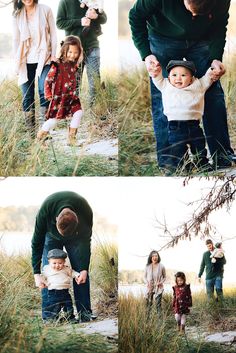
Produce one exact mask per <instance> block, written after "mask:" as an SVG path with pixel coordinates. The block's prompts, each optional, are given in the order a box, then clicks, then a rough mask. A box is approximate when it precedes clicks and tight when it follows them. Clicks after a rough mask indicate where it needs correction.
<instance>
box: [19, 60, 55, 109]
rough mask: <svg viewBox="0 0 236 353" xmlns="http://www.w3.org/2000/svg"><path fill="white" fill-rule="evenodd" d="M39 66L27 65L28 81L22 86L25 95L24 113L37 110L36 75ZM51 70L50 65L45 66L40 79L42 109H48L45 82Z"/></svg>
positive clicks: (39, 90)
mask: <svg viewBox="0 0 236 353" xmlns="http://www.w3.org/2000/svg"><path fill="white" fill-rule="evenodd" d="M37 66H38V64H27V75H28V81H27V82H25V83H23V85H21V91H22V94H23V101H22V104H23V111H24V112H28V111H30V110H34V109H35V75H36V70H37ZM49 70H50V65H45V66H44V68H43V71H42V73H41V75H40V77H39V78H38V93H39V101H40V106H41V107H47V106H48V104H49V102H48V101H46V100H45V98H44V81H45V78H46V76H47V74H48V71H49Z"/></svg>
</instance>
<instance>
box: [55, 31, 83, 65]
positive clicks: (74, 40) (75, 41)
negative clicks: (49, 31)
mask: <svg viewBox="0 0 236 353" xmlns="http://www.w3.org/2000/svg"><path fill="white" fill-rule="evenodd" d="M70 45H76V46H77V48H78V50H79V57H78V60H77V63H78V64H80V63H81V62H82V61H83V58H84V53H83V47H82V44H81V40H80V39H79V37H77V36H68V37H66V38H65V40H64V41H62V42H61V50H60V57H59V58H60V59H61V60H63V61H66V56H67V53H68V50H69V47H70Z"/></svg>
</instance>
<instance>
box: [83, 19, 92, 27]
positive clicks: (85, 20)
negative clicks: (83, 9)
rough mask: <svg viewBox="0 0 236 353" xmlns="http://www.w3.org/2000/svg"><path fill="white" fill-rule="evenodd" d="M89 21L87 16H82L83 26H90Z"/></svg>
mask: <svg viewBox="0 0 236 353" xmlns="http://www.w3.org/2000/svg"><path fill="white" fill-rule="evenodd" d="M90 23H91V20H90V18H88V17H82V18H81V25H82V26H83V27H89V26H90Z"/></svg>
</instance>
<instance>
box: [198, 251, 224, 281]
mask: <svg viewBox="0 0 236 353" xmlns="http://www.w3.org/2000/svg"><path fill="white" fill-rule="evenodd" d="M210 256H211V252H210V251H206V252H204V254H203V257H202V262H201V266H200V270H199V274H198V277H199V278H200V277H201V276H202V274H203V272H204V269H206V279H213V278H215V277H217V276H220V277H223V274H224V265H225V264H226V259H225V257H224V256H223V257H222V258H221V259H217V261H218V262H220V263H221V266H218V267H217V271H216V270H213V264H212V262H211V258H210Z"/></svg>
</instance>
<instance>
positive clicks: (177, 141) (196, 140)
mask: <svg viewBox="0 0 236 353" xmlns="http://www.w3.org/2000/svg"><path fill="white" fill-rule="evenodd" d="M168 134H169V139H168V140H169V143H170V152H171V155H170V158H169V163H168V165H170V166H171V167H174V168H175V169H177V167H180V166H181V165H183V164H184V156H185V154H186V152H187V151H188V146H187V144H189V145H190V149H191V152H192V154H193V155H194V156H195V158H196V161H195V163H196V165H197V166H198V167H203V166H206V165H207V164H208V159H207V150H206V148H205V145H206V143H205V137H204V135H203V131H202V129H201V127H200V123H199V121H198V120H189V121H180V120H179V121H177V120H174V121H169V123H168Z"/></svg>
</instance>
